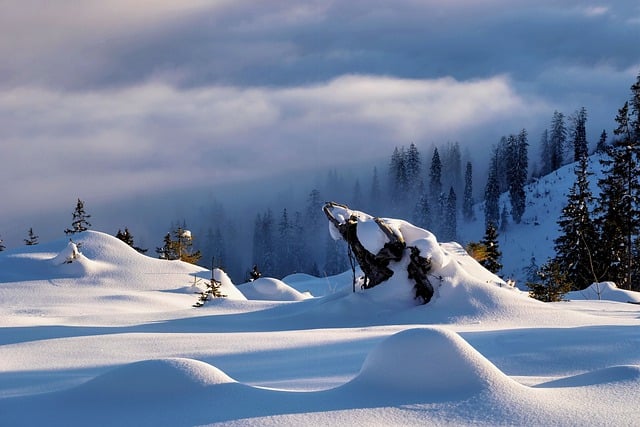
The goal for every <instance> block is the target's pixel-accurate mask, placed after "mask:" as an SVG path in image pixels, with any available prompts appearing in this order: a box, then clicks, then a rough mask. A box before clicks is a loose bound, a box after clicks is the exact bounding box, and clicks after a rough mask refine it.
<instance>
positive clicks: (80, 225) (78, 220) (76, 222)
mask: <svg viewBox="0 0 640 427" xmlns="http://www.w3.org/2000/svg"><path fill="white" fill-rule="evenodd" d="M72 215H73V221H72V222H71V228H67V229H65V230H64V232H65V234H75V233H80V232H83V231H87V230H88V229H89V227H91V223H89V221H87V219H88V218H91V215H88V214H87V213H86V212H85V210H84V202H83V201H82V200H80V199H78V201H77V203H76V208H75V210H74V211H73V213H72Z"/></svg>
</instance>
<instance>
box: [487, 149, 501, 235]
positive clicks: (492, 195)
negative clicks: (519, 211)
mask: <svg viewBox="0 0 640 427" xmlns="http://www.w3.org/2000/svg"><path fill="white" fill-rule="evenodd" d="M499 200H500V189H499V186H498V159H497V157H496V155H495V153H494V156H493V158H492V159H491V165H490V166H489V177H488V178H487V185H486V187H485V190H484V223H485V227H488V226H489V225H490V224H493V226H494V227H496V226H497V225H498V223H499V220H500V206H499Z"/></svg>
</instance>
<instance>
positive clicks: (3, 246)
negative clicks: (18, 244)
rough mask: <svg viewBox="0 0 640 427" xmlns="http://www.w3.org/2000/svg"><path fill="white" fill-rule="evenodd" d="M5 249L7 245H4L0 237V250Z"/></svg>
mask: <svg viewBox="0 0 640 427" xmlns="http://www.w3.org/2000/svg"><path fill="white" fill-rule="evenodd" d="M5 249H7V247H6V246H5V245H4V241H3V240H2V238H0V252H2V251H4V250H5Z"/></svg>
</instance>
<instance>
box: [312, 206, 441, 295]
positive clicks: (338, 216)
mask: <svg viewBox="0 0 640 427" xmlns="http://www.w3.org/2000/svg"><path fill="white" fill-rule="evenodd" d="M322 210H323V211H324V213H325V215H326V216H327V218H328V219H329V223H330V224H331V226H330V228H329V230H330V232H331V235H332V237H333V238H334V239H336V240H337V239H343V240H345V241H346V242H347V244H348V245H349V248H350V250H351V252H352V253H353V256H354V258H355V259H356V261H357V262H358V265H359V266H360V268H361V269H362V272H363V273H364V283H363V285H362V287H363V288H364V289H368V288H373V287H374V286H377V285H379V284H381V283H383V282H385V281H387V280H389V279H390V278H391V276H393V274H394V270H393V269H392V268H390V266H389V265H390V263H391V262H396V263H397V262H399V261H401V260H402V258H403V257H404V256H406V255H407V254H408V256H409V263H408V265H407V274H408V278H409V279H410V280H413V281H414V283H415V285H414V289H415V298H416V299H418V298H419V299H421V300H422V302H423V303H424V304H426V303H428V302H429V301H430V300H431V298H432V297H433V294H434V289H433V286H432V285H431V283H430V282H429V278H428V273H429V271H430V270H431V259H429V258H426V257H423V256H421V254H420V248H418V247H417V246H407V243H406V241H405V238H404V236H403V235H402V233H401V232H400V230H399V229H398V228H397V227H392V226H391V225H390V224H388V223H387V222H386V221H385V220H383V219H381V218H373V217H371V216H369V215H367V214H364V213H362V212H358V211H352V210H350V209H349V208H348V207H347V206H346V205H342V204H339V203H335V202H328V203H326V204H325V205H324V207H323V208H322ZM372 223H373V224H375V225H376V226H377V229H376V230H370V229H367V231H366V232H364V233H359V229H358V226H361V227H362V226H364V227H371V224H372ZM380 232H382V234H380ZM362 234H364V235H365V237H367V238H368V239H369V240H377V242H376V243H377V244H376V243H374V244H371V243H370V242H365V244H363V242H362V241H361V238H362V237H361V236H362ZM381 239H382V240H381ZM378 246H380V247H378ZM372 248H374V249H373V250H374V251H375V252H372Z"/></svg>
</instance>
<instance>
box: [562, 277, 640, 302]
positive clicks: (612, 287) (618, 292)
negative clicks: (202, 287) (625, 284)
mask: <svg viewBox="0 0 640 427" xmlns="http://www.w3.org/2000/svg"><path fill="white" fill-rule="evenodd" d="M566 299H569V300H592V301H593V300H607V301H617V302H640V293H639V292H634V291H626V290H624V289H620V288H618V287H617V286H616V284H615V283H613V282H602V283H593V284H592V285H591V286H589V287H588V288H586V289H583V290H581V291H574V292H569V293H567V295H566Z"/></svg>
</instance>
